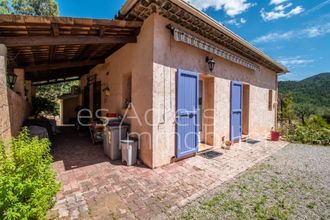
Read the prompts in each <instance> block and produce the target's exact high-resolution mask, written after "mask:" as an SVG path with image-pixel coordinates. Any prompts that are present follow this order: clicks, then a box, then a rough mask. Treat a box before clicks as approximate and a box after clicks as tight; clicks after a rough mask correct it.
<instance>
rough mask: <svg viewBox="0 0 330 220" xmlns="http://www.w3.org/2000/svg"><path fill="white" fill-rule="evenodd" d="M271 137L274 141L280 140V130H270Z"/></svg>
mask: <svg viewBox="0 0 330 220" xmlns="http://www.w3.org/2000/svg"><path fill="white" fill-rule="evenodd" d="M270 139H271V140H272V141H279V140H280V132H277V131H271V132H270Z"/></svg>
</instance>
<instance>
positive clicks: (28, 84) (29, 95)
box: [25, 80, 32, 104]
mask: <svg viewBox="0 0 330 220" xmlns="http://www.w3.org/2000/svg"><path fill="white" fill-rule="evenodd" d="M25 88H26V90H27V94H26V98H27V101H28V102H29V103H30V104H31V103H32V81H31V80H25Z"/></svg>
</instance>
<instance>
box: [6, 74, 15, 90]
mask: <svg viewBox="0 0 330 220" xmlns="http://www.w3.org/2000/svg"><path fill="white" fill-rule="evenodd" d="M16 79H17V75H16V74H15V73H13V72H9V73H8V74H7V83H8V85H9V87H10V88H11V89H12V88H14V85H15V83H16Z"/></svg>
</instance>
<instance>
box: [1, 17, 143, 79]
mask: <svg viewBox="0 0 330 220" xmlns="http://www.w3.org/2000/svg"><path fill="white" fill-rule="evenodd" d="M141 26H142V22H140V21H122V20H103V19H86V18H69V17H39V16H38V17H36V16H21V15H0V44H5V45H6V46H7V48H8V61H9V62H8V65H9V68H22V69H24V70H25V79H26V80H31V81H32V82H33V83H35V84H36V83H40V82H43V83H54V82H57V81H56V80H57V79H61V80H62V81H65V80H66V79H72V77H80V76H81V75H83V74H86V73H88V72H89V70H90V69H91V68H93V67H94V66H95V65H97V64H101V63H104V60H105V58H107V57H108V56H110V55H111V54H112V53H114V52H115V51H116V50H118V49H119V48H121V47H122V46H123V45H125V44H127V43H135V42H136V41H137V35H138V34H139V31H140V28H141Z"/></svg>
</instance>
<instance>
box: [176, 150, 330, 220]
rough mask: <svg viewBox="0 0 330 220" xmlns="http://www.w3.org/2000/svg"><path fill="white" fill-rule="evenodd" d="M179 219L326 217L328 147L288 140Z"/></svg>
mask: <svg viewBox="0 0 330 220" xmlns="http://www.w3.org/2000/svg"><path fill="white" fill-rule="evenodd" d="M213 195H214V194H213ZM178 218H179V219H180V218H184V219H330V147H321V146H308V145H297V144H290V145H288V146H287V147H285V148H284V149H282V150H281V151H279V152H277V153H276V154H275V155H273V156H272V157H270V158H269V159H267V160H266V161H264V162H263V163H261V164H259V165H257V166H256V167H254V168H252V169H250V170H249V171H247V172H245V173H243V174H242V175H240V176H239V177H237V178H236V179H234V180H232V181H231V182H228V183H227V184H225V185H224V186H222V187H221V188H219V190H218V191H217V192H216V194H215V196H213V197H210V199H206V200H204V201H200V202H196V203H195V204H193V205H192V206H190V207H188V208H187V209H186V210H184V211H183V213H182V215H181V216H179V217H178Z"/></svg>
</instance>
